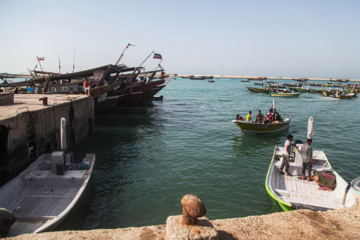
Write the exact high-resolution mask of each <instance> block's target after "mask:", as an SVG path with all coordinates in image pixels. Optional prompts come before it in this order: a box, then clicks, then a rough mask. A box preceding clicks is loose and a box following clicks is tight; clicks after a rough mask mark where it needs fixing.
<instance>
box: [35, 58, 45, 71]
mask: <svg viewBox="0 0 360 240" xmlns="http://www.w3.org/2000/svg"><path fill="white" fill-rule="evenodd" d="M36 58H37V60H38V63H39V65H40V68H41V71H44V70H43V68H42V66H41V63H40V61H39V57H38V56H36Z"/></svg>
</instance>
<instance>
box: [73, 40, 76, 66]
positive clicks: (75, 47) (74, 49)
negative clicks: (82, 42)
mask: <svg viewBox="0 0 360 240" xmlns="http://www.w3.org/2000/svg"><path fill="white" fill-rule="evenodd" d="M75 49H76V46H74V61H73V72H75Z"/></svg>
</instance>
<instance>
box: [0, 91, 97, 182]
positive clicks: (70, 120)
mask: <svg viewBox="0 0 360 240" xmlns="http://www.w3.org/2000/svg"><path fill="white" fill-rule="evenodd" d="M1 95H2V97H3V98H5V99H6V103H7V104H6V105H3V106H0V176H1V180H0V185H2V184H4V183H5V182H7V181H9V180H10V179H12V178H13V177H15V176H16V175H18V174H19V173H20V172H21V171H22V170H24V169H25V168H26V167H27V166H28V164H29V163H30V162H32V161H33V160H35V159H36V158H37V157H38V156H40V155H41V154H43V153H45V152H51V151H54V150H59V149H60V119H61V118H63V117H64V118H65V119H66V121H67V124H66V135H67V146H68V148H67V149H68V150H71V149H73V148H74V146H75V145H76V144H78V143H80V142H81V140H83V139H84V138H85V137H86V136H87V135H88V134H89V133H90V132H91V130H92V129H93V127H94V104H93V100H92V99H91V98H90V97H89V96H87V95H63V94H61V95H60V94H51V95H38V94H11V93H8V94H5V93H4V94H1ZM43 98H46V99H45V101H46V104H44V100H40V99H43ZM9 99H13V103H10V104H8V103H9V102H8V101H9ZM10 102H11V101H10Z"/></svg>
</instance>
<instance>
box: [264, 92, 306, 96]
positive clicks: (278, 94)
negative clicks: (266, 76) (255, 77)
mask: <svg viewBox="0 0 360 240" xmlns="http://www.w3.org/2000/svg"><path fill="white" fill-rule="evenodd" d="M300 94H301V92H292V93H285V92H279V93H270V95H271V96H272V97H298V96H299V95H300Z"/></svg>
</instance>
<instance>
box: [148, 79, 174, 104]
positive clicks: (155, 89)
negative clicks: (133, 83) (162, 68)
mask: <svg viewBox="0 0 360 240" xmlns="http://www.w3.org/2000/svg"><path fill="white" fill-rule="evenodd" d="M174 78H175V75H171V76H169V77H167V78H165V82H164V83H163V84H160V85H158V86H155V87H152V88H151V89H149V90H147V91H144V96H143V99H153V98H154V96H155V95H156V94H157V93H158V92H160V91H161V90H162V89H163V88H164V87H166V85H167V84H169V82H171V81H172V80H173V79H174Z"/></svg>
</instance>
